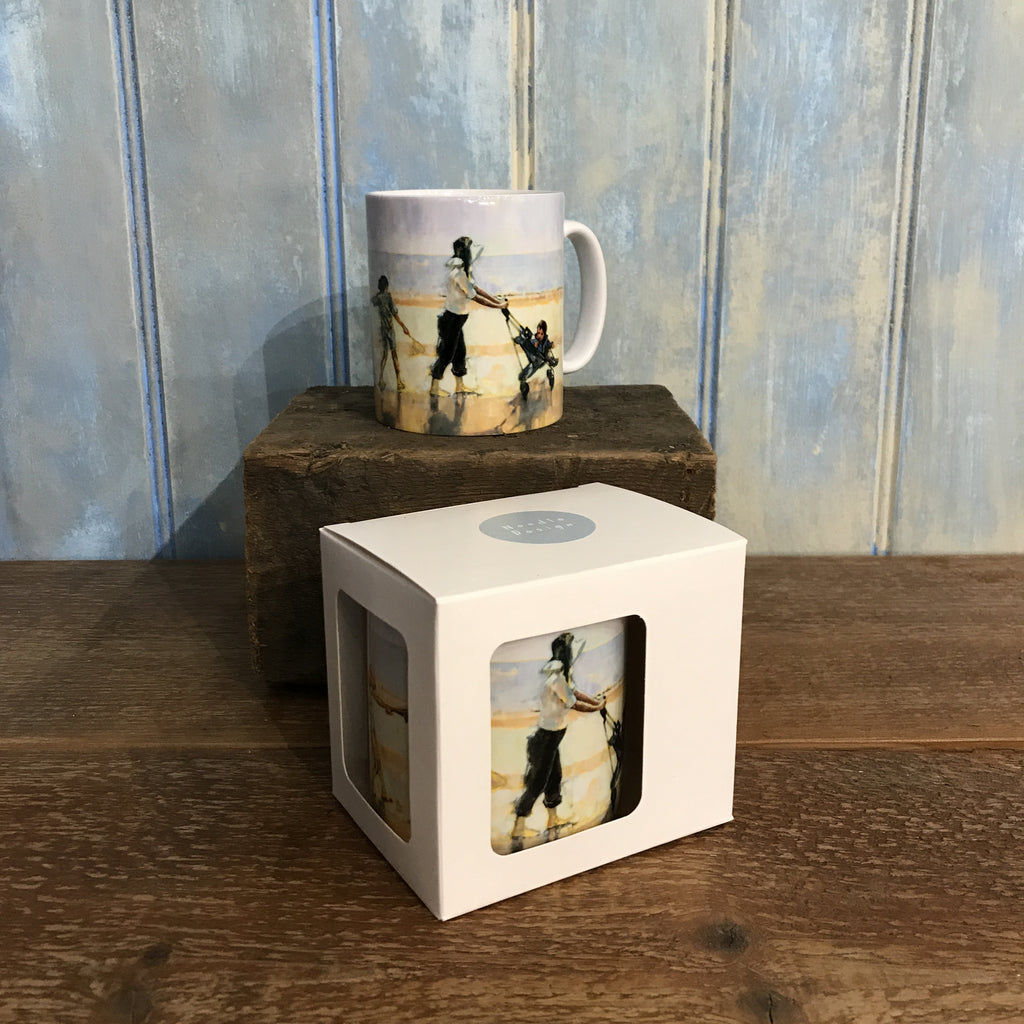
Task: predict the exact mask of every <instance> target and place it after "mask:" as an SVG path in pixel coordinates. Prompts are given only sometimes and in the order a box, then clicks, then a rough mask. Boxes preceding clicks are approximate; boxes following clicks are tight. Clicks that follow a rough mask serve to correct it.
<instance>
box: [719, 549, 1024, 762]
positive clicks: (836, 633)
mask: <svg viewBox="0 0 1024 1024" xmlns="http://www.w3.org/2000/svg"><path fill="white" fill-rule="evenodd" d="M1022 584H1024V559H1021V558H1017V557H1002V556H987V557H980V556H970V557H967V556H965V557H959V558H958V557H946V558H942V557H927V558H872V557H870V556H865V557H863V558H843V559H840V560H836V559H830V558H789V559H774V558H753V559H749V560H748V562H747V580H746V600H745V605H744V618H743V652H742V669H741V677H740V721H739V741H740V743H741V744H742V743H750V744H756V745H762V744H766V745H770V746H807V747H822V746H854V747H856V746H875V747H886V746H902V745H931V746H937V747H944V748H949V749H953V748H966V749H972V748H974V747H977V746H1003V745H1007V746H1021V745H1024V702H1022V701H1021V694H1022V693H1024V585H1022Z"/></svg>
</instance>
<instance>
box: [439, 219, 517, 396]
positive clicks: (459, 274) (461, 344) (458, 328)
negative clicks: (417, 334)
mask: <svg viewBox="0 0 1024 1024" xmlns="http://www.w3.org/2000/svg"><path fill="white" fill-rule="evenodd" d="M472 264H473V240H472V239H471V238H467V237H466V236H465V235H463V236H462V237H461V238H456V239H455V241H454V242H452V256H451V258H450V259H449V260H448V262H447V263H446V264H445V266H446V267H447V268H448V278H447V281H446V290H445V301H444V312H442V313H441V315H440V316H439V317H438V318H437V359H436V361H435V362H434V365H433V366H432V367H431V368H430V376H431V377H432V378H433V379H432V380H431V382H430V393H431V395H434V396H437V395H440V394H441V378H442V377H443V376H444V375H445V371H446V370H447V369H448V367H449V366H451V368H452V374H453V375H454V376H455V392H456V394H459V393H464V392H465V391H466V387H465V384H464V383H463V380H462V378H463V377H465V375H466V340H465V338H464V337H463V335H462V327H463V324H465V322H466V320H467V319H468V318H469V309H470V304H471V303H473V302H478V303H480V305H481V306H487V307H489V308H490V309H505V308H506V307H507V306H508V299H498V298H495V296H493V295H491V294H490V293H488V292H485V291H484V290H483V288H479V287H477V285H476V284H475V282H474V281H473V270H472Z"/></svg>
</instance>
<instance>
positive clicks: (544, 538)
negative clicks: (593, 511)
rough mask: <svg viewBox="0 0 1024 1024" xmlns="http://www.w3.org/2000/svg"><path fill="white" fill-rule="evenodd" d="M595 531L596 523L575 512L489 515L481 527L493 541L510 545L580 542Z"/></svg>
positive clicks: (526, 512)
mask: <svg viewBox="0 0 1024 1024" xmlns="http://www.w3.org/2000/svg"><path fill="white" fill-rule="evenodd" d="M596 529H597V523H595V522H594V520H593V519H588V518H587V517H586V516H581V515H578V514H577V513H575V512H547V511H544V512H542V511H533V510H532V509H531V510H527V511H525V512H506V513H505V514H504V515H500V516H492V517H491V518H490V519H485V520H484V521H483V522H482V523H481V524H480V532H481V533H485V534H487V536H488V537H493V538H494V539H495V540H507V541H510V542H511V543H513V544H566V543H568V542H569V541H571V540H582V539H583V538H584V537H589V536H590V535H591V534H592V533H593V532H594V531H595V530H596Z"/></svg>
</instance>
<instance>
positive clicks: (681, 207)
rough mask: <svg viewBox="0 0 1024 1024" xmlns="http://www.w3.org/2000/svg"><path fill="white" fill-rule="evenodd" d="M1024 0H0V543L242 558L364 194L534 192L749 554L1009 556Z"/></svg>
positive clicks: (1022, 294)
mask: <svg viewBox="0 0 1024 1024" xmlns="http://www.w3.org/2000/svg"><path fill="white" fill-rule="evenodd" d="M1022 109H1024V0H1006V2H1003V3H1000V4H964V3H954V2H953V0H909V2H908V0H864V2H863V3H858V4H837V3H834V2H832V0H648V2H646V3H644V4H633V5H630V4H623V3H621V2H612V0H587V2H583V0H558V2H555V0H548V2H547V3H543V2H536V3H535V2H531V0H477V2H474V3H470V2H469V0H406V2H404V3H397V2H395V0H304V2H300V0H295V2H291V3H276V4H266V3H263V2H261V0H173V2H172V0H107V2H106V4H103V3H96V2H87V0H61V2H59V3H58V2H57V0H41V2H37V3H31V4H30V3H25V2H22V0H2V2H0V557H4V558H94V557H95V558H121V557H131V558H146V557H151V556H153V555H163V556H169V557H179V558H181V557H186V558H192V557H207V556H218V555H237V554H239V553H240V552H241V545H242V536H243V511H242V501H241V453H242V449H243V448H244V446H245V444H246V443H247V442H248V441H249V440H251V439H252V438H253V437H254V436H255V435H256V434H257V433H258V432H259V431H260V430H261V429H262V428H263V426H264V425H265V424H266V423H267V422H268V421H269V419H270V418H271V417H272V416H273V415H275V414H276V413H277V412H278V411H280V409H281V408H283V406H284V405H285V404H286V402H287V401H288V399H289V398H290V397H291V396H292V395H293V394H295V393H296V392H298V391H300V390H302V389H304V388H305V387H307V386H309V385H311V384H319V383H344V382H351V383H356V384H364V383H368V382H369V380H370V376H371V371H370V365H369V359H368V353H367V351H366V347H365V345H364V343H363V339H364V337H365V331H364V322H363V321H364V307H365V304H366V299H367V283H366V280H365V276H366V260H365V251H364V245H365V243H364V238H363V232H364V218H363V208H362V202H363V196H364V194H365V192H366V191H367V190H369V189H371V188H392V187H424V186H452V187H457V186H500V187H509V186H514V187H533V186H536V187H542V188H560V189H562V190H564V191H565V192H566V194H567V207H568V210H569V214H570V216H573V217H575V218H576V219H580V220H583V221H585V222H587V223H588V224H590V226H591V227H593V228H594V230H595V231H596V232H597V233H598V235H599V237H600V238H601V239H602V241H603V244H604V247H605V252H606V257H607V261H608V270H609V277H610V296H609V301H610V306H609V317H608V325H607V330H606V336H605V340H604V343H603V345H602V348H601V350H600V352H599V354H598V356H597V357H596V359H595V360H594V362H593V363H592V364H591V366H589V367H588V368H587V369H586V370H584V371H582V372H581V373H580V374H578V375H577V378H576V379H577V380H578V382H580V383H584V382H585V383H615V382H629V383H646V382H660V383H665V384H667V385H668V386H669V387H670V388H671V389H672V391H673V393H674V394H675V396H676V398H677V400H678V401H679V403H680V404H681V405H682V406H683V407H684V408H686V409H687V410H689V411H690V412H691V414H692V415H693V416H694V418H695V419H697V420H698V421H699V423H700V425H701V426H702V428H703V429H704V430H705V432H706V433H707V434H708V435H709V437H710V438H711V440H712V442H713V443H714V445H715V447H716V450H717V451H718V453H719V456H720V476H719V503H718V507H719V519H720V521H722V522H724V523H726V524H727V525H729V526H732V527H733V528H735V529H737V530H738V531H740V532H741V533H743V534H745V535H746V536H747V537H749V539H750V541H751V550H753V551H756V552H777V553H811V552H870V551H880V552H895V553H911V552H945V551H1008V550H1017V551H1019V550H1024V355H1022V351H1024V349H1022V344H1024V343H1022V339H1024V275H1022V270H1024V198H1022V196H1024V123H1022V121H1021V118H1020V111H1021V110H1022Z"/></svg>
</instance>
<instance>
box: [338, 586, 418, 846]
mask: <svg viewBox="0 0 1024 1024" xmlns="http://www.w3.org/2000/svg"><path fill="white" fill-rule="evenodd" d="M338 631H339V635H338V640H339V643H338V647H339V651H340V661H341V664H340V665H339V678H340V684H341V695H340V696H341V706H342V707H343V708H344V709H345V712H344V714H343V715H342V721H343V729H344V732H343V737H342V749H343V751H344V757H343V761H344V765H345V772H346V774H347V775H348V777H349V779H350V780H351V781H352V784H353V785H354V786H355V787H356V789H357V790H358V791H359V792H360V793H361V794H362V796H363V798H364V799H365V800H366V802H367V803H368V804H369V805H370V806H371V807H372V808H373V809H374V810H375V811H376V812H377V814H379V815H380V817H381V818H382V819H383V821H384V822H385V824H387V826H388V827H389V828H390V829H391V830H392V831H393V832H394V833H395V834H396V835H397V836H399V838H401V839H403V840H405V841H406V842H408V841H409V836H410V835H411V832H412V830H411V827H410V817H409V699H408V695H409V683H408V680H409V656H408V651H407V648H406V645H405V640H404V638H403V637H402V634H401V633H399V632H398V631H397V630H396V629H394V628H393V627H392V626H390V625H388V623H386V622H384V621H383V620H382V619H379V618H377V617H376V616H375V615H373V614H371V613H370V612H368V611H366V609H365V608H363V607H362V606H360V605H359V604H358V603H356V602H355V601H353V600H352V599H351V598H350V597H348V595H346V594H345V593H343V592H340V591H339V593H338Z"/></svg>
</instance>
